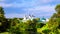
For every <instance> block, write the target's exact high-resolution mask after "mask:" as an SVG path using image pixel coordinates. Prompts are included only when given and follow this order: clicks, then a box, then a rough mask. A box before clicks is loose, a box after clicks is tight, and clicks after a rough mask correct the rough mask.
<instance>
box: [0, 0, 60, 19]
mask: <svg viewBox="0 0 60 34" xmlns="http://www.w3.org/2000/svg"><path fill="white" fill-rule="evenodd" d="M57 4H60V0H0V6H2V7H3V8H4V11H5V16H6V18H14V17H18V18H20V17H23V16H24V15H25V14H26V15H28V14H31V15H32V14H33V15H34V16H36V17H39V18H42V17H43V16H44V17H45V18H50V17H51V16H52V15H53V13H55V10H54V8H55V6H56V5H57Z"/></svg>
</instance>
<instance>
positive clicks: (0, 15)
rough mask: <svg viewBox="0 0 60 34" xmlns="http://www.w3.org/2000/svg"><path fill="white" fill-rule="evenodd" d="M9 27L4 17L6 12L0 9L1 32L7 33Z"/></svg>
mask: <svg viewBox="0 0 60 34" xmlns="http://www.w3.org/2000/svg"><path fill="white" fill-rule="evenodd" d="M7 26H8V21H7V19H6V18H5V16H4V10H3V8H2V7H0V32H4V31H6V29H7Z"/></svg>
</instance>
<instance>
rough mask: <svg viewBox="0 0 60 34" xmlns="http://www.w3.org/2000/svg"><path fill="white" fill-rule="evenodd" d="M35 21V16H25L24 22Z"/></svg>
mask: <svg viewBox="0 0 60 34" xmlns="http://www.w3.org/2000/svg"><path fill="white" fill-rule="evenodd" d="M33 19H34V16H33V15H28V16H26V15H25V16H24V18H23V22H26V21H27V20H33Z"/></svg>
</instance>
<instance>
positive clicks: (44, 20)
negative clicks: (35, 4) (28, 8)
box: [41, 17, 49, 23]
mask: <svg viewBox="0 0 60 34" xmlns="http://www.w3.org/2000/svg"><path fill="white" fill-rule="evenodd" d="M48 21H49V19H46V18H44V17H43V18H42V19H41V22H42V23H46V22H48Z"/></svg>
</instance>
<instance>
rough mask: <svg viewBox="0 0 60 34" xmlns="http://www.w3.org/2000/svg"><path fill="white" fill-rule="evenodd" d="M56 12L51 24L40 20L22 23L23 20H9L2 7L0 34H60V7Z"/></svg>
mask: <svg viewBox="0 0 60 34" xmlns="http://www.w3.org/2000/svg"><path fill="white" fill-rule="evenodd" d="M55 10H56V13H54V14H53V15H52V17H51V18H50V19H49V22H47V23H46V24H44V23H41V22H39V20H40V19H38V18H37V19H33V20H32V21H31V20H27V21H26V22H22V19H23V18H12V19H10V18H9V19H7V18H5V16H4V10H3V8H2V7H0V34H60V5H57V6H56V7H55Z"/></svg>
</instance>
